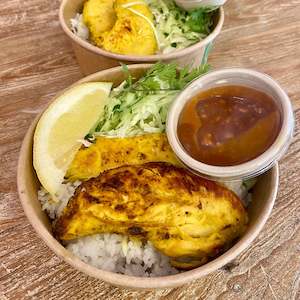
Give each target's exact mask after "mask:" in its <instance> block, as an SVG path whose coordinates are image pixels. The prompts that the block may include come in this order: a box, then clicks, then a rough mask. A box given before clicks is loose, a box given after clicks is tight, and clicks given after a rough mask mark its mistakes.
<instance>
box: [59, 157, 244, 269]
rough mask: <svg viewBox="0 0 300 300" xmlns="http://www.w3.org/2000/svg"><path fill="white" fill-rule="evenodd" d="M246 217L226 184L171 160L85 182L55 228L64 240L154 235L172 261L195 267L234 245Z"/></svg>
mask: <svg viewBox="0 0 300 300" xmlns="http://www.w3.org/2000/svg"><path fill="white" fill-rule="evenodd" d="M247 219H248V218H247V213H246V211H245V209H244V207H243V205H242V204H241V202H240V200H239V198H238V197H237V196H236V195H235V194H234V193H232V192H231V191H230V190H228V189H226V188H224V187H223V186H220V185H218V184H217V183H215V182H212V181H209V180H206V179H203V178H200V177H198V176H195V175H194V174H192V173H190V172H189V171H188V170H186V169H183V168H180V167H176V166H173V165H170V164H168V163H163V162H161V163H147V164H142V165H132V166H123V167H119V168H116V169H112V170H108V171H106V172H104V173H103V174H101V175H100V176H98V177H97V178H93V179H90V180H88V181H86V182H83V183H82V184H81V185H80V186H79V187H78V188H77V190H76V192H75V195H74V196H73V197H72V198H71V200H70V201H69V204H68V205H67V207H66V208H65V210H64V211H63V213H62V215H61V217H60V218H59V219H58V220H57V222H56V224H55V227H54V233H55V235H56V237H57V238H58V239H60V240H65V241H67V240H72V239H76V238H79V237H82V236H86V235H91V234H96V233H119V234H125V235H128V236H131V237H135V238H137V239H140V240H149V241H151V242H152V244H153V245H154V247H155V248H156V249H158V250H159V251H160V252H162V253H163V254H165V255H167V256H169V257H170V258H171V264H172V265H173V266H175V267H177V268H181V269H190V268H193V267H197V266H199V265H202V264H204V263H206V262H207V261H209V260H210V259H211V258H213V257H215V256H216V255H218V254H220V253H222V252H223V251H225V250H226V249H227V248H228V247H230V245H231V244H232V243H233V242H234V241H235V240H236V239H237V238H238V237H239V236H241V234H242V233H243V232H244V231H245V229H246V224H247Z"/></svg>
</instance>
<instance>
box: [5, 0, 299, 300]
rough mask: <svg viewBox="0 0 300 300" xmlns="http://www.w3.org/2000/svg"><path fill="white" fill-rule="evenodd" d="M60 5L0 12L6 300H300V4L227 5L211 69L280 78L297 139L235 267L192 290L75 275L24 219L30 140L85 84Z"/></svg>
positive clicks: (11, 0)
mask: <svg viewBox="0 0 300 300" xmlns="http://www.w3.org/2000/svg"><path fill="white" fill-rule="evenodd" d="M58 7H59V1H58V0H55V1H53V0H44V1H40V0H24V1H21V0H2V1H1V3H0V96H1V97H0V139H1V145H0V178H1V180H0V299H1V300H6V299H147V300H150V299H151V300H152V299H153V300H154V299H172V300H173V299H288V300H289V299H300V289H299V284H300V209H299V204H300V200H299V199H300V185H299V176H300V132H299V125H298V123H299V122H300V97H299V94H300V80H299V78H300V17H299V15H300V0H289V1H286V0H265V1H259V0H229V1H228V3H227V4H226V7H225V9H226V19H225V26H224V30H223V32H222V33H221V35H220V36H219V38H218V40H217V42H216V43H215V47H214V50H213V52H212V54H211V57H210V63H211V65H212V66H213V67H215V68H220V67H229V66H243V67H249V68H254V69H258V70H260V71H263V72H266V73H268V74H270V75H271V76H273V77H274V78H276V79H277V80H278V81H279V83H280V84H281V85H282V86H283V87H284V88H285V89H286V91H287V92H288V94H289V96H290V97H291V100H292V103H293V107H294V111H295V117H296V120H297V123H296V130H295V137H294V140H293V142H292V144H291V147H290V148H289V151H288V153H287V154H286V155H285V156H284V158H283V159H282V160H281V162H280V172H281V181H280V189H279V195H278V199H277V201H276V205H275V208H274V210H273V212H272V215H271V217H270V219H269V221H268V222H267V224H266V226H265V227H264V229H263V231H262V232H261V234H260V235H259V237H258V238H257V239H256V240H255V242H254V243H253V244H252V245H251V246H250V247H249V248H248V249H247V250H246V251H244V252H243V253H242V254H241V255H240V256H239V257H238V258H237V259H236V260H235V261H233V262H232V263H231V264H230V265H228V266H226V267H225V268H223V269H221V270H219V271H217V272H214V273H213V274H211V275H209V276H206V277H204V278H202V279H200V280H198V281H196V282H193V283H191V284H189V285H187V286H184V287H181V288H177V289H172V290H161V291H144V292H139V291H132V290H124V289H119V288H115V287H111V286H108V285H106V284H105V283H103V282H100V281H98V280H95V279H93V278H88V277H87V276H84V275H83V274H81V273H79V272H77V271H75V270H74V269H73V268H71V267H70V266H68V265H67V264H66V263H64V262H63V261H61V260H60V259H59V258H58V257H56V256H55V255H54V254H53V253H52V252H51V251H50V250H49V249H48V248H47V247H46V245H45V244H44V243H43V242H42V241H41V240H40V239H39V238H38V237H37V236H36V234H35V233H34V231H33V229H32V227H31V226H30V225H29V223H28V221H27V219H26V217H25V216H24V214H23V210H22V207H21V205H20V202H19V200H18V195H17V188H16V165H17V159H18V152H19V148H20V145H21V141H22V139H23V137H24V134H25V132H26V130H27V128H28V126H29V124H30V122H31V121H32V120H33V118H34V116H35V115H36V114H37V113H38V112H39V111H40V110H41V109H42V108H43V107H44V106H45V105H46V103H47V102H48V101H49V100H50V99H51V98H52V97H53V95H54V94H55V93H57V92H58V91H60V90H61V89H63V88H65V87H67V86H68V85H70V84H71V83H73V82H74V81H76V80H78V79H79V78H81V74H80V71H79V68H78V66H77V63H76V61H75V58H74V55H73V52H72V49H71V47H70V45H69V43H68V41H67V38H66V37H65V36H64V34H63V32H62V30H61V29H60V27H59V23H58V18H57V12H58Z"/></svg>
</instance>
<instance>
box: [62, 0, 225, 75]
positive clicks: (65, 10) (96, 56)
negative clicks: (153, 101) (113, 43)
mask: <svg viewBox="0 0 300 300" xmlns="http://www.w3.org/2000/svg"><path fill="white" fill-rule="evenodd" d="M83 2H84V1H83V0H63V1H62V3H61V5H60V10H59V20H60V24H61V27H62V29H63V30H64V32H65V33H66V35H67V36H68V37H69V38H70V40H71V43H72V46H73V49H74V52H75V56H76V58H77V61H78V63H79V66H80V69H81V71H82V73H83V74H84V75H88V74H91V73H94V72H96V71H100V70H105V69H108V68H112V67H116V66H119V65H120V62H121V63H125V64H137V63H155V62H157V61H162V62H165V63H169V62H172V61H174V62H176V63H178V65H180V66H183V65H187V64H188V65H192V66H194V67H195V66H199V65H200V64H201V63H202V62H203V61H205V60H206V58H207V54H208V52H209V49H210V47H211V44H212V43H213V41H214V40H215V38H216V37H217V36H218V34H219V33H220V32H221V29H222V26H223V23H224V9H223V8H222V7H221V8H220V9H219V10H218V13H217V15H216V17H215V20H214V30H213V31H212V32H211V33H210V34H209V35H208V36H207V37H206V38H204V39H203V40H201V41H199V42H198V43H196V44H194V45H191V46H189V47H187V48H185V49H182V50H178V51H175V52H173V53H169V54H156V55H146V56H136V55H122V54H116V53H112V52H108V51H105V50H104V49H101V48H99V47H96V46H94V45H93V44H91V43H90V42H88V41H86V40H83V39H81V38H79V37H78V36H76V35H75V34H74V33H73V32H72V31H71V23H70V19H71V18H74V17H75V15H76V13H78V12H80V11H81V9H82V6H83Z"/></svg>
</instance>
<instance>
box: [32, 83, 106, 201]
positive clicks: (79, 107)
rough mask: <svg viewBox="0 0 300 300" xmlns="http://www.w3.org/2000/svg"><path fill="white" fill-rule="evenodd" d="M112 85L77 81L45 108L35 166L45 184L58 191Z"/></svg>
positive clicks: (37, 135)
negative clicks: (78, 83)
mask: <svg viewBox="0 0 300 300" xmlns="http://www.w3.org/2000/svg"><path fill="white" fill-rule="evenodd" d="M111 87H112V83H109V82H90V83H84V84H80V85H77V86H75V87H73V88H71V89H69V90H68V91H66V92H65V93H64V94H62V95H61V96H59V97H58V98H57V99H56V100H55V101H54V102H53V103H51V105H50V106H49V107H48V108H47V109H46V110H45V112H44V113H43V115H42V116H41V118H40V120H39V122H38V124H37V127H36V129H35V133H34V142H33V166H34V168H35V170H36V173H37V176H38V178H39V180H40V183H41V184H42V185H43V187H44V188H45V189H46V190H47V191H48V192H49V193H50V194H51V195H52V196H53V197H55V196H56V195H57V192H58V190H59V188H60V185H61V183H62V181H63V179H64V175H65V173H66V171H67V168H68V166H69V165H70V163H71V162H72V160H73V158H74V156H75V154H76V152H77V151H78V150H79V148H80V146H81V142H80V141H79V140H80V139H83V138H84V137H85V135H86V134H87V133H88V132H89V131H90V130H91V129H92V128H93V127H94V126H95V125H96V123H97V121H98V119H99V117H100V115H101V113H102V112H103V109H104V106H105V104H106V103H107V101H108V99H109V98H108V96H109V93H110V90H111Z"/></svg>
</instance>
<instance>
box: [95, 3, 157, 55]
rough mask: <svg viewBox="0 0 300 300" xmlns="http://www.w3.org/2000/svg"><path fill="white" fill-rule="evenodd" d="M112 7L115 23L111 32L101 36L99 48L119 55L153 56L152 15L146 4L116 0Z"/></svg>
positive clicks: (154, 47)
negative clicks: (115, 16)
mask: <svg viewBox="0 0 300 300" xmlns="http://www.w3.org/2000/svg"><path fill="white" fill-rule="evenodd" d="M114 7H115V11H116V15H117V21H116V23H115V25H114V27H113V28H112V30H110V31H107V32H105V33H104V34H103V35H102V37H103V41H102V44H101V45H99V46H102V47H103V48H104V49H105V50H107V51H110V52H114V53H120V54H129V55H151V54H154V53H155V52H156V50H157V42H156V39H155V34H154V30H155V29H154V25H153V15H152V12H151V10H150V9H149V7H148V5H147V4H146V2H144V1H138V2H137V1H135V0H116V2H115V5H114ZM150 24H152V27H151V25H150Z"/></svg>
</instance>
